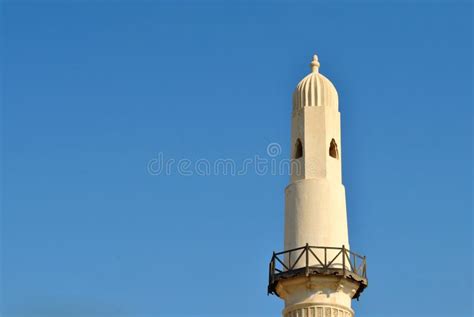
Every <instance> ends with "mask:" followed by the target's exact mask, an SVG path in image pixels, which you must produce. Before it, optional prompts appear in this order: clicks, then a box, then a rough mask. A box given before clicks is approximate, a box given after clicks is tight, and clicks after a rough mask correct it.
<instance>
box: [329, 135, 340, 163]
mask: <svg viewBox="0 0 474 317" xmlns="http://www.w3.org/2000/svg"><path fill="white" fill-rule="evenodd" d="M329 156H331V157H334V158H335V159H339V150H338V149H337V143H336V140H334V139H332V140H331V144H330V145H329Z"/></svg>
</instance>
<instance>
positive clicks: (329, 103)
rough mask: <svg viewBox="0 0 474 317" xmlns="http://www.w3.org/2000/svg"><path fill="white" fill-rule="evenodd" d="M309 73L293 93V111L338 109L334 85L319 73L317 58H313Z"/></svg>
mask: <svg viewBox="0 0 474 317" xmlns="http://www.w3.org/2000/svg"><path fill="white" fill-rule="evenodd" d="M310 65H311V73H310V74H309V75H308V76H306V77H305V78H303V79H302V80H301V81H300V82H299V84H298V85H297V86H296V89H295V91H294V93H293V111H297V110H298V109H300V108H303V107H317V106H326V107H335V108H336V109H337V107H338V102H339V101H338V96H337V91H336V88H335V87H334V85H333V84H332V83H331V82H330V81H329V79H327V78H326V77H324V76H323V75H321V74H320V73H319V61H318V56H316V55H314V56H313V61H312V62H311V64H310Z"/></svg>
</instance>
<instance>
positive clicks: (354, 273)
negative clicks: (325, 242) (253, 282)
mask: <svg viewBox="0 0 474 317" xmlns="http://www.w3.org/2000/svg"><path fill="white" fill-rule="evenodd" d="M269 266H270V268H269V281H268V294H276V295H278V294H277V293H276V286H277V284H278V282H279V281H281V280H283V279H289V278H293V277H298V276H314V275H334V276H340V277H342V278H347V279H351V280H353V281H354V282H356V283H358V284H359V288H358V290H357V291H356V293H355V295H354V298H357V299H358V298H359V295H360V293H361V292H362V291H363V290H364V288H365V287H367V284H368V281H367V264H366V258H365V256H361V255H359V254H357V253H355V252H352V251H350V250H348V249H347V248H346V247H345V246H342V247H341V248H337V247H316V246H310V245H308V244H306V246H304V247H300V248H296V249H291V250H287V251H283V252H278V253H275V252H274V253H273V256H272V259H271V261H270V264H269Z"/></svg>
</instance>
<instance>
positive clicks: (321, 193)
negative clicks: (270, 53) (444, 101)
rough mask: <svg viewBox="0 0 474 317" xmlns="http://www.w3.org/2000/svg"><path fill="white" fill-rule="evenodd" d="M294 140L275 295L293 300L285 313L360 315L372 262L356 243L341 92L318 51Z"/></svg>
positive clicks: (300, 91) (304, 86)
mask: <svg viewBox="0 0 474 317" xmlns="http://www.w3.org/2000/svg"><path fill="white" fill-rule="evenodd" d="M291 145H292V149H291V159H292V168H291V181H290V184H289V185H288V186H287V187H286V190H285V198H286V204H285V246H284V251H282V252H278V253H274V254H273V256H272V260H271V262H270V274H269V285H268V292H269V293H272V294H275V295H277V296H279V297H281V298H282V299H283V300H284V301H285V309H284V310H283V317H352V316H354V311H353V310H352V309H351V300H352V299H353V298H357V299H358V298H359V295H360V293H361V292H362V291H363V290H364V288H365V287H366V286H367V275H366V262H365V257H362V256H360V255H358V254H356V253H354V252H352V250H351V249H350V247H349V237H348V229H347V216H346V199H345V190H344V186H343V185H342V176H341V156H342V151H341V123H340V113H339V110H338V96H337V91H336V88H334V86H333V84H332V83H331V82H330V81H329V80H328V79H327V78H326V77H324V76H323V75H321V74H320V73H319V61H318V57H317V56H316V55H315V56H314V57H313V61H312V62H311V73H310V74H309V75H308V76H306V77H305V78H303V80H301V82H300V83H299V84H298V86H296V90H295V92H294V93H293V113H292V120H291Z"/></svg>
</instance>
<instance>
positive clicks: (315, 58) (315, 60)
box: [311, 54, 319, 73]
mask: <svg viewBox="0 0 474 317" xmlns="http://www.w3.org/2000/svg"><path fill="white" fill-rule="evenodd" d="M318 69H319V59H318V55H316V54H314V55H313V61H312V62H311V71H312V72H313V73H315V72H317V71H318Z"/></svg>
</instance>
